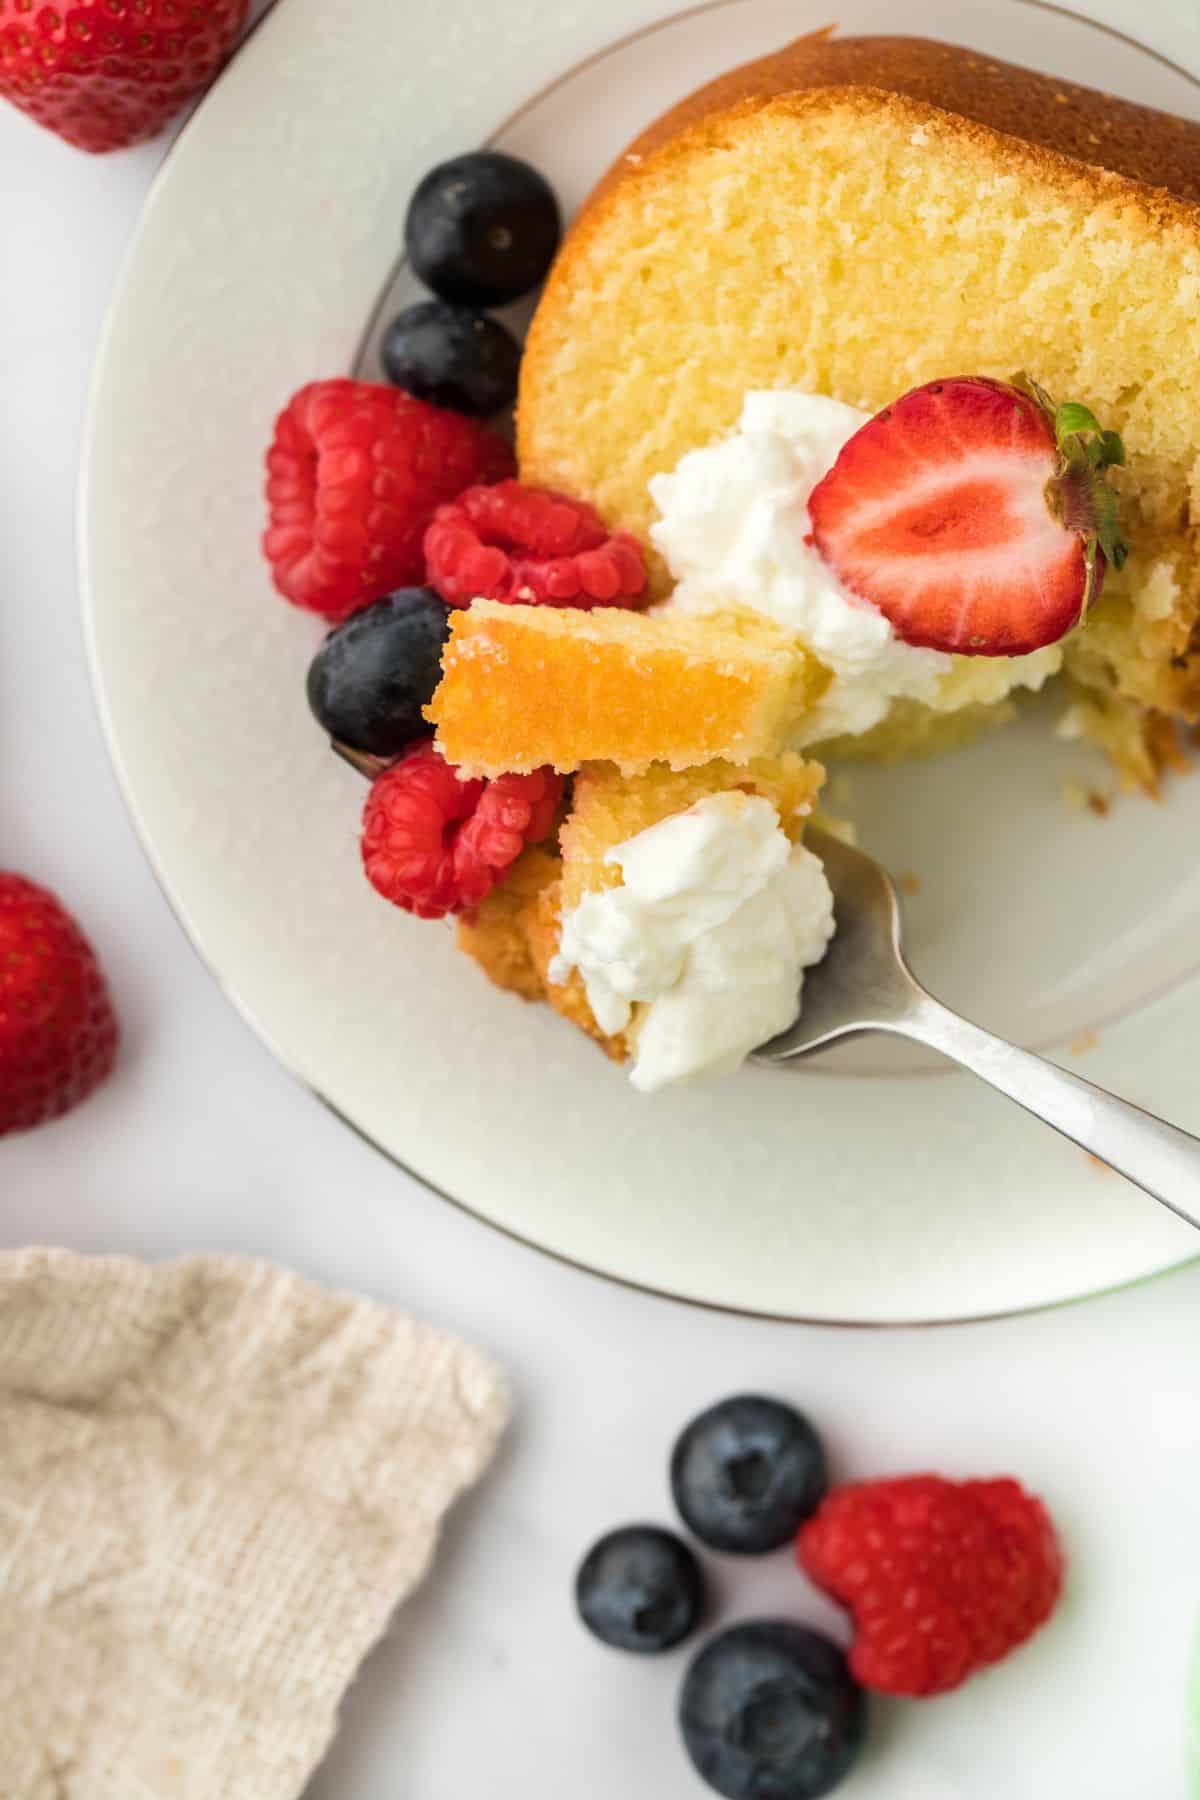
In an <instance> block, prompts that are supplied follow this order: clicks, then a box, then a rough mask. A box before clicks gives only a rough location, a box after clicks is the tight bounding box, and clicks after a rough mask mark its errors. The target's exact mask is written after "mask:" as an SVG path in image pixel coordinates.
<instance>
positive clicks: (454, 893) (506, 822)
mask: <svg viewBox="0 0 1200 1800" xmlns="http://www.w3.org/2000/svg"><path fill="white" fill-rule="evenodd" d="M562 790H563V781H562V776H561V775H556V774H554V772H553V771H552V770H550V769H535V770H534V772H533V774H532V775H501V776H498V777H497V779H496V780H495V781H460V780H459V779H458V776H457V774H456V773H455V770H454V768H453V767H452V765H451V764H450V763H448V762H444V761H443V759H442V757H441V756H440V755H439V754H438V752H437V751H436V750H435V749H434V747H433V745H432V743H429V742H426V743H423V744H421V745H419V746H418V747H417V748H416V749H415V750H411V751H410V752H409V753H408V755H407V756H404V757H402V758H401V759H400V761H399V762H397V763H394V764H393V765H392V767H391V768H390V769H385V770H384V772H383V774H382V775H380V776H378V777H377V778H376V780H375V781H374V782H372V784H371V791H370V793H369V794H368V795H367V804H366V810H365V812H364V814H363V834H362V856H363V867H364V868H365V869H366V872H367V879H368V881H369V882H370V883H371V885H372V887H373V888H375V889H376V890H377V891H378V892H379V893H381V894H382V895H383V897H384V899H385V900H390V901H391V902H392V903H393V905H395V906H402V907H403V908H404V910H405V912H411V913H415V914H416V916H417V918H418V919H441V918H444V917H445V916H446V914H447V913H461V912H469V911H470V910H471V908H472V907H475V906H478V905H479V903H480V901H481V900H482V899H483V898H484V897H485V896H486V895H487V894H490V893H491V891H492V889H493V888H494V887H495V885H496V883H497V882H498V881H500V880H502V879H503V877H504V876H505V875H506V874H507V872H508V870H509V869H510V868H511V867H512V865H513V863H514V862H516V860H517V858H518V856H519V855H520V854H521V851H522V850H523V849H524V848H525V845H526V844H537V843H540V842H541V840H542V839H543V838H544V837H546V836H548V835H549V832H550V830H551V827H552V826H553V824H554V817H555V814H556V813H557V811H558V806H559V802H560V800H561V799H562Z"/></svg>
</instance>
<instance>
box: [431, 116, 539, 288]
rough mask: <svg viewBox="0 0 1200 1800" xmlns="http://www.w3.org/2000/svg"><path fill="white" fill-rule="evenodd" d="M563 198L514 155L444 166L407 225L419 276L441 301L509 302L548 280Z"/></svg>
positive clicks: (477, 155) (473, 157) (483, 154)
mask: <svg viewBox="0 0 1200 1800" xmlns="http://www.w3.org/2000/svg"><path fill="white" fill-rule="evenodd" d="M560 230H561V224H560V220H559V213H558V201H557V200H556V199H555V198H554V190H553V188H551V187H550V185H549V183H548V182H547V181H546V179H545V177H544V176H542V175H539V174H538V172H537V170H536V169H534V168H531V167H530V165H529V164H528V163H526V162H521V161H519V160H518V159H517V158H516V157H515V156H504V155H503V154H502V153H501V152H500V151H499V150H477V151H473V152H472V153H471V154H470V155H468V156H455V157H453V158H451V160H450V161H449V162H444V163H439V164H438V166H437V168H436V169H431V170H430V171H429V173H428V175H426V176H425V178H424V180H423V181H422V182H421V183H420V185H419V186H418V188H417V191H416V193H415V194H414V195H413V197H412V201H411V203H410V205H409V208H408V217H407V219H406V220H405V222H404V245H405V249H406V250H407V251H408V259H409V261H410V262H411V264H412V267H413V271H414V273H415V274H416V275H417V276H418V278H419V279H420V280H421V281H423V282H424V283H425V286H426V287H428V288H432V289H433V292H434V293H435V294H437V295H438V297H439V298H440V299H442V300H453V301H455V302H456V303H457V304H458V305H460V306H504V305H505V304H506V303H507V302H508V301H509V300H518V299H520V297H521V295H522V294H527V293H528V292H529V290H530V288H533V287H536V286H537V284H538V282H539V281H542V280H544V279H545V275H546V271H547V270H548V269H549V267H550V264H551V262H552V261H553V260H554V252H555V251H556V250H557V249H558V239H559V232H560Z"/></svg>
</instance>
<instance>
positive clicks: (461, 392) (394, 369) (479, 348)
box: [382, 300, 521, 419]
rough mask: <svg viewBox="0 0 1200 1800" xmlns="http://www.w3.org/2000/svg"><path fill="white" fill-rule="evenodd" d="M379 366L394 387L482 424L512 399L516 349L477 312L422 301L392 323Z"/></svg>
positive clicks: (514, 343) (506, 335)
mask: <svg viewBox="0 0 1200 1800" xmlns="http://www.w3.org/2000/svg"><path fill="white" fill-rule="evenodd" d="M382 356H383V367H384V370H385V372H386V374H387V378H388V380H389V381H390V382H392V383H393V385H394V386H396V387H398V388H404V389H405V391H406V392H407V393H410V394H415V395H416V396H417V399H418V400H432V401H433V403H434V405H435V406H448V407H450V408H451V409H452V410H453V411H454V412H460V413H470V414H471V415H472V416H473V417H475V418H480V419H486V418H488V417H490V415H491V414H492V413H497V412H499V411H500V409H501V407H505V406H511V405H512V403H513V401H514V400H515V399H516V395H517V373H518V371H519V369H520V367H521V346H520V345H519V344H518V343H517V340H516V338H515V337H514V336H513V335H512V333H511V331H506V330H505V329H504V326H503V325H501V324H499V323H498V322H497V321H496V320H495V319H489V318H487V317H486V316H485V315H484V314H483V313H477V312H472V311H471V310H470V308H469V307H466V306H451V305H450V304H449V303H448V301H445V300H422V301H421V302H420V303H419V304H418V305H417V306H410V307H408V308H407V310H406V311H404V312H402V313H401V314H400V315H399V317H398V318H395V319H393V320H392V322H391V324H390V325H389V326H388V328H387V332H386V333H385V335H384V339H383V349H382Z"/></svg>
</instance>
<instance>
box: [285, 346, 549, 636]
mask: <svg viewBox="0 0 1200 1800" xmlns="http://www.w3.org/2000/svg"><path fill="white" fill-rule="evenodd" d="M512 467H513V456H512V451H511V450H510V449H509V447H508V445H507V444H506V443H505V442H504V441H503V439H502V438H498V437H497V436H496V434H495V432H493V431H489V430H488V429H487V427H486V426H484V425H480V424H478V423H477V422H476V421H475V420H474V419H465V418H462V417H460V415H459V414H457V413H452V412H446V411H445V410H444V409H443V408H442V407H440V406H429V405H427V404H426V402H425V401H423V400H414V398H413V397H412V395H411V394H402V393H398V392H397V390H396V389H395V388H390V387H383V386H380V385H378V384H377V383H375V382H370V381H349V380H341V379H339V380H335V381H312V382H310V383H309V384H308V386H307V387H302V388H301V389H300V391H299V392H298V393H297V394H294V395H293V397H292V399H291V400H290V401H289V402H288V404H287V406H285V407H284V409H283V411H282V412H281V413H280V415H279V417H278V418H277V419H276V421H275V436H274V439H273V440H272V443H271V447H270V449H269V450H268V451H267V509H268V515H269V516H268V522H267V529H266V531H265V533H264V534H263V540H262V543H263V551H264V554H265V555H266V558H267V561H268V562H269V563H270V565H271V569H272V573H273V575H274V579H275V586H276V587H277V588H278V589H279V592H280V593H281V594H282V595H283V596H284V598H285V599H287V600H290V601H292V603H293V604H294V605H296V606H304V607H307V608H308V609H309V610H310V611H311V612H317V613H321V614H323V615H324V617H325V618H327V619H335V620H336V619H344V618H346V617H347V616H348V615H349V614H350V613H352V612H356V611H357V610H358V608H359V607H360V606H367V605H369V604H370V602H371V601H372V600H381V599H382V598H383V596H384V595H385V594H390V593H391V592H392V590H393V589H394V588H401V587H409V586H413V585H416V584H419V583H420V582H421V580H422V579H423V577H424V559H423V557H422V554H421V539H422V536H423V534H424V531H425V527H426V526H427V525H428V524H429V521H430V519H431V518H432V517H433V514H434V512H435V510H436V508H437V507H439V506H440V505H441V504H442V503H443V501H446V500H451V499H453V497H454V496H455V494H458V493H461V492H462V490H463V488H465V487H469V486H470V485H471V483H472V482H481V481H482V482H487V481H498V480H499V479H500V477H501V476H503V475H508V474H510V473H511V471H512ZM485 491H486V490H485Z"/></svg>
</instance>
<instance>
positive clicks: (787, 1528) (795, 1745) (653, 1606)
mask: <svg viewBox="0 0 1200 1800" xmlns="http://www.w3.org/2000/svg"><path fill="white" fill-rule="evenodd" d="M670 1473H671V1491H672V1495H673V1497H674V1501H675V1505H676V1508H677V1510H678V1512H679V1514H680V1516H681V1518H682V1519H683V1522H684V1524H685V1525H686V1526H687V1527H688V1529H689V1530H690V1531H691V1533H692V1534H693V1536H694V1537H696V1538H697V1539H699V1541H700V1542H701V1543H702V1544H705V1545H707V1546H708V1547H709V1548H710V1549H712V1550H720V1551H725V1552H727V1553H732V1554H735V1555H755V1554H762V1553H765V1552H767V1551H770V1550H776V1549H779V1548H780V1547H781V1546H782V1545H784V1544H787V1543H794V1545H795V1553H796V1557H797V1560H798V1562H799V1565H800V1567H801V1569H802V1570H803V1571H804V1573H805V1574H806V1575H807V1576H808V1577H809V1579H810V1580H811V1581H813V1582H814V1583H815V1584H816V1585H817V1586H818V1587H819V1588H822V1589H823V1590H824V1591H825V1592H826V1593H827V1594H829V1595H830V1596H832V1598H833V1599H835V1600H836V1601H838V1602H839V1603H840V1604H841V1605H842V1606H844V1607H845V1608H846V1609H847V1611H848V1612H849V1613H850V1615H851V1619H852V1621H853V1626H854V1637H853V1641H852V1643H851V1646H850V1649H849V1651H848V1652H843V1651H842V1649H841V1648H840V1647H839V1646H838V1645H837V1644H836V1643H834V1642H833V1641H832V1639H830V1638H828V1637H826V1636H824V1635H823V1634H821V1633H820V1632H816V1631H813V1630H810V1629H809V1628H807V1627H806V1626H802V1625H799V1624H796V1623H795V1622H793V1621H792V1620H789V1619H780V1618H773V1619H758V1620H750V1621H746V1622H743V1623H741V1624H738V1625H734V1626H732V1627H731V1628H728V1629H726V1630H724V1631H721V1632H719V1633H717V1635H716V1636H714V1637H712V1638H711V1639H710V1640H709V1641H708V1642H707V1643H706V1644H705V1645H703V1646H702V1648H701V1649H700V1651H699V1653H698V1654H697V1655H696V1657H695V1658H694V1659H693V1661H692V1662H691V1664H690V1666H689V1668H688V1670H687V1672H686V1674H685V1676H684V1681H683V1686H682V1690H681V1693H680V1701H679V1723H680V1727H681V1730H682V1733H683V1740H684V1744H685V1747H686V1749H687V1752H688V1755H689V1756H690V1757H691V1760H692V1762H693V1764H694V1765H695V1768H696V1770H697V1772H698V1773H699V1774H700V1775H701V1776H702V1777H703V1778H704V1780H705V1781H707V1782H708V1784H709V1785H710V1786H711V1787H713V1788H715V1789H716V1791H717V1792H718V1793H719V1794H723V1795H725V1796H726V1797H727V1800H761V1797H762V1796H764V1795H778V1796H780V1797H781V1800H782V1797H783V1796H786V1797H787V1800H816V1797H817V1796H819V1795H822V1794H828V1793H829V1792H831V1790H832V1789H833V1788H834V1787H836V1786H837V1785H838V1783H839V1782H840V1781H841V1780H842V1778H843V1776H845V1775H846V1774H847V1773H848V1771H849V1770H850V1768H851V1767H852V1766H853V1764H854V1762H855V1760H856V1758H857V1756H858V1753H859V1751H860V1749H861V1748H862V1745H863V1743H864V1742H865V1739H866V1735H867V1714H868V1701H867V1692H866V1690H868V1689H873V1690H875V1691H876V1692H879V1693H884V1694H896V1695H909V1696H914V1697H919V1696H926V1695H930V1694H939V1693H944V1692H946V1691H947V1690H948V1689H950V1688H954V1687H957V1686H958V1685H959V1684H960V1683H961V1682H963V1681H965V1680H966V1679H967V1677H968V1676H969V1675H971V1674H973V1673H974V1672H975V1671H976V1670H978V1669H982V1668H984V1667H986V1666H987V1665H988V1664H989V1663H993V1662H997V1661H999V1659H1000V1658H1001V1657H1004V1656H1007V1655H1008V1653H1009V1651H1011V1650H1014V1649H1016V1647H1017V1646H1018V1645H1019V1644H1021V1643H1023V1642H1024V1641H1025V1639H1026V1638H1028V1637H1030V1636H1031V1635H1032V1633H1033V1632H1034V1631H1036V1630H1037V1628H1038V1627H1039V1626H1040V1625H1042V1624H1043V1623H1044V1622H1045V1621H1046V1620H1047V1619H1048V1618H1049V1616H1050V1614H1051V1612H1052V1611H1053V1610H1054V1606H1055V1603H1056V1601H1057V1599H1058V1595H1059V1592H1060V1589H1061V1586H1062V1575H1063V1560H1062V1553H1061V1550H1060V1548H1059V1545H1058V1541H1057V1538H1056V1537H1055V1532H1054V1527H1053V1524H1052V1523H1051V1520H1050V1517H1049V1515H1048V1513H1047V1512H1046V1509H1045V1507H1044V1506H1043V1505H1042V1503H1041V1502H1040V1501H1039V1500H1037V1499H1035V1498H1034V1497H1033V1496H1032V1495H1030V1494H1028V1493H1026V1492H1025V1490H1024V1489H1023V1488H1022V1487H1021V1486H1020V1485H1019V1484H1018V1483H1017V1482H1016V1481H1012V1480H1008V1479H998V1480H990V1481H961V1482H955V1481H948V1480H946V1479H945V1478H943V1477H942V1476H939V1475H910V1476H902V1477H899V1478H893V1479H890V1480H885V1481H874V1482H860V1483H857V1484H854V1485H847V1486H844V1487H833V1488H831V1487H830V1485H829V1478H828V1473H827V1467H826V1459H825V1453H824V1449H823V1447H822V1444H821V1440H820V1438H819V1437H818V1435H817V1433H816V1432H815V1431H814V1429H813V1427H812V1425H811V1424H810V1423H809V1421H808V1420H807V1419H806V1418H805V1417H804V1416H803V1414H801V1413H799V1412H797V1411H796V1410H795V1409H794V1408H792V1407H790V1406H787V1405H784V1404H783V1403H782V1402H781V1401H778V1400H772V1399H766V1398H764V1397H763V1396H761V1395H756V1394H741V1395H736V1396H735V1397H733V1398H732V1399H729V1400H724V1401H721V1402H720V1403H719V1404H718V1405H716V1406H713V1407H710V1408H709V1409H708V1411H707V1412H704V1413H701V1414H700V1416H699V1417H698V1418H696V1419H694V1420H693V1421H692V1423H691V1424H690V1425H689V1426H688V1427H687V1428H686V1430H685V1431H684V1432H683V1433H682V1435H681V1436H680V1438H679V1440H678V1442H677V1443H676V1445H675V1449H674V1451H673V1453H672V1456H671V1468H670ZM575 1597H576V1604H577V1606H578V1610H579V1613H580V1616H581V1618H582V1619H583V1622H584V1624H585V1625H586V1626H587V1627H588V1629H589V1630H590V1631H591V1632H593V1633H594V1635H595V1636H596V1637H598V1638H600V1639H601V1641H602V1642H604V1643H606V1644H609V1645H612V1646H613V1647H614V1648H616V1649H620V1650H632V1651H639V1652H643V1653H649V1652H655V1651H662V1650H667V1649H670V1648H671V1647H672V1646H673V1645H675V1644H678V1643H680V1642H681V1641H682V1640H683V1639H684V1638H685V1637H686V1636H687V1635H688V1633H689V1632H690V1631H691V1630H692V1629H693V1627H694V1626H695V1625H697V1624H698V1623H699V1622H700V1621H701V1619H702V1617H703V1614H704V1610H705V1579H704V1571H703V1569H702V1567H701V1564H700V1562H699V1559H698V1558H697V1556H696V1554H695V1552H694V1551H693V1550H692V1549H691V1548H690V1546H689V1545H688V1544H687V1543H685V1542H684V1540H683V1539H682V1538H681V1537H679V1536H677V1535H676V1534H675V1533H674V1532H670V1531H664V1530H663V1529H661V1528H660V1527H658V1526H653V1525H628V1526H624V1527H622V1528H621V1529H619V1530H617V1531H612V1532H609V1533H608V1534H607V1535H606V1536H605V1537H603V1538H601V1539H600V1541H599V1542H598V1543H597V1544H595V1545H594V1546H593V1548H592V1549H591V1550H590V1551H589V1552H588V1554H587V1556H586V1557H585V1558H584V1560H583V1562H582V1563H581V1565H580V1567H579V1570H578V1573H577V1575H576V1580H575Z"/></svg>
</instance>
